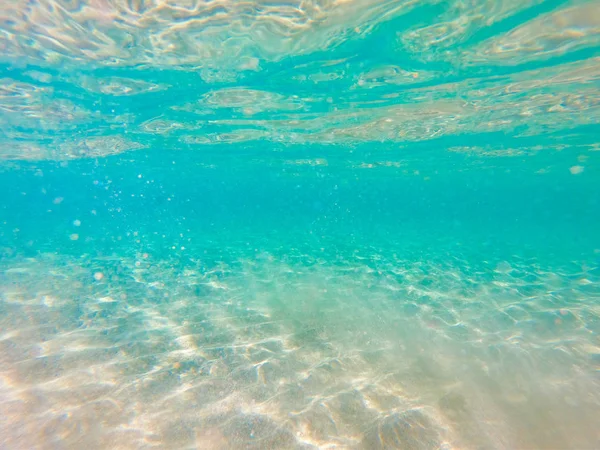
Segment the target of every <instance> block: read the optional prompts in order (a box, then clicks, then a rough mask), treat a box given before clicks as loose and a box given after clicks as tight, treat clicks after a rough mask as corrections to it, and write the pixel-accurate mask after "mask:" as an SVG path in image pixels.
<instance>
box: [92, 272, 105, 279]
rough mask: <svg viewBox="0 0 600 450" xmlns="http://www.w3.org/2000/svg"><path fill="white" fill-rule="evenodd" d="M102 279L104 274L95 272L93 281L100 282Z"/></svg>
mask: <svg viewBox="0 0 600 450" xmlns="http://www.w3.org/2000/svg"><path fill="white" fill-rule="evenodd" d="M103 278H104V274H103V273H102V272H96V273H95V274H94V280H96V281H100V280H102V279H103Z"/></svg>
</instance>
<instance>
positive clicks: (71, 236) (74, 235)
mask: <svg viewBox="0 0 600 450" xmlns="http://www.w3.org/2000/svg"><path fill="white" fill-rule="evenodd" d="M69 239H71V240H72V241H76V240H78V239H79V235H78V234H77V233H73V234H72V235H70V236H69Z"/></svg>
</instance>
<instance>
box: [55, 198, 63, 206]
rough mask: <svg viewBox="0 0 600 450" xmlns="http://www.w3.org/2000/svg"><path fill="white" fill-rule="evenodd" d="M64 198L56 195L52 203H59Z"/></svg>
mask: <svg viewBox="0 0 600 450" xmlns="http://www.w3.org/2000/svg"><path fill="white" fill-rule="evenodd" d="M63 200H64V198H63V197H56V198H55V199H54V200H53V201H52V203H54V204H55V205H60V204H61V203H62V202H63Z"/></svg>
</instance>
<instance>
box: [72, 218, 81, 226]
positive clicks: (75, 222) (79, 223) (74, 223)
mask: <svg viewBox="0 0 600 450" xmlns="http://www.w3.org/2000/svg"><path fill="white" fill-rule="evenodd" d="M73 225H75V226H76V227H79V226H81V220H79V219H75V220H74V221H73Z"/></svg>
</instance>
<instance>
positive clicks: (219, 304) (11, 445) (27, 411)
mask: <svg viewBox="0 0 600 450" xmlns="http://www.w3.org/2000/svg"><path fill="white" fill-rule="evenodd" d="M599 332H600V276H599V273H598V268H596V267H587V266H586V265H585V264H583V263H578V262H569V263H568V264H565V265H564V266H563V267H562V268H557V267H552V268H549V267H544V266H543V265H541V264H540V263H538V262H536V261H534V260H526V259H524V258H517V257H515V259H514V260H509V261H503V262H501V263H496V262H495V263H490V267H488V268H487V269H485V267H484V268H483V269H482V268H481V267H480V266H478V268H477V269H476V268H474V267H472V266H471V265H470V264H469V262H468V261H466V260H461V258H460V257H458V256H457V257H452V258H451V257H448V258H447V259H446V260H445V261H444V260H439V261H438V262H435V263H434V262H432V261H427V260H418V259H415V258H412V259H409V260H403V259H402V258H401V257H399V256H397V255H380V254H375V253H374V254H370V255H360V256H359V255H357V254H356V255H349V256H348V257H341V256H339V257H338V258H337V259H336V260H333V259H331V258H321V257H319V256H318V255H317V256H311V255H302V254H296V255H288V256H275V255H273V254H269V253H260V254H256V255H253V256H252V257H249V256H243V255H235V254H233V253H232V254H229V255H226V256H225V257H222V258H221V260H220V261H217V260H216V259H215V258H208V257H207V258H204V259H203V258H197V259H195V258H189V259H185V260H183V259H180V260H176V261H174V260H157V259H156V257H155V256H154V255H152V254H148V253H139V254H137V255H135V256H119V255H114V256H111V257H92V256H81V257H74V256H68V255H61V254H60V253H58V254H56V253H47V254H39V255H37V256H35V257H30V258H27V257H24V256H11V257H5V258H3V259H1V260H0V416H1V417H2V418H3V420H2V421H0V436H2V437H1V438H0V448H6V449H35V448H44V449H46V448H49V449H61V448H107V449H131V448H172V449H252V448H255V449H288V448H289V449H296V448H304V449H309V448H324V449H327V448H336V449H396V448H398V449H445V450H449V449H517V448H518V449H542V448H548V449H550V448H554V449H569V448H571V449H584V448H589V449H592V448H598V447H599V446H600V431H599V428H598V426H597V424H598V423H599V422H600V371H599V369H600V340H599Z"/></svg>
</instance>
